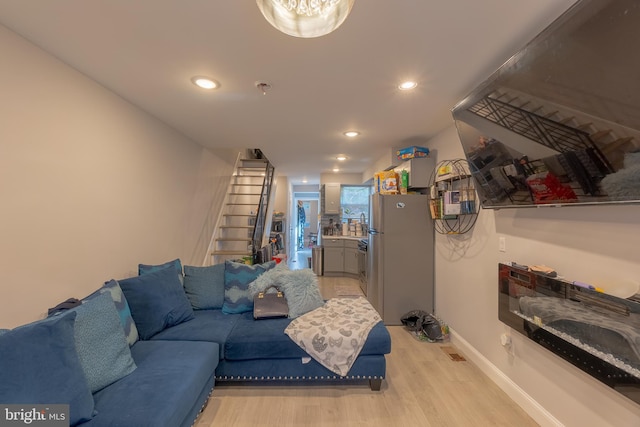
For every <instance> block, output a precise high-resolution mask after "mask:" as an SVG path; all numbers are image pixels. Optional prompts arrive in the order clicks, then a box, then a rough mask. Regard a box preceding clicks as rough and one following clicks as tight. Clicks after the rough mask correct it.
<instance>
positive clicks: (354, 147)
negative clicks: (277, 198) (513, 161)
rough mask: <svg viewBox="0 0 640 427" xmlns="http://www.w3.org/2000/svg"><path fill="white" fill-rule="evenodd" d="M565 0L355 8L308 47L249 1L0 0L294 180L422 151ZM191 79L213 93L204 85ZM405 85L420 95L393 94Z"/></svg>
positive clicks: (106, 80)
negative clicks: (414, 148)
mask: <svg viewBox="0 0 640 427" xmlns="http://www.w3.org/2000/svg"><path fill="white" fill-rule="evenodd" d="M572 3H573V0H536V1H530V0H482V1H478V0H447V1H427V0H393V1H392V0H356V3H355V5H354V7H353V10H352V12H351V15H350V16H349V17H348V18H347V20H346V21H345V23H344V24H343V25H342V27H340V28H339V29H338V30H336V31H335V32H333V33H331V34H329V35H326V36H324V37H319V38H315V39H298V38H295V37H290V36H287V35H285V34H283V33H280V32H279V31H277V30H275V29H274V28H273V27H271V26H270V25H269V24H268V23H267V21H266V20H265V19H264V18H263V17H262V15H261V14H260V11H259V10H258V7H257V6H256V4H255V1H253V0H242V1H241V0H233V1H232V0H226V1H215V0H207V1H205V0H188V1H178V0H134V1H132V0H93V1H87V0H55V1H51V0H28V1H24V0H0V23H2V24H3V25H5V26H7V27H8V28H10V29H12V30H14V31H15V32H17V33H19V34H21V35H22V36H23V37H25V38H26V39H28V40H30V41H31V42H33V43H34V44H36V45H38V46H40V47H41V48H43V49H44V50H46V51H48V52H50V53H51V54H53V55H54V56H56V57H58V58H59V59H60V60H62V61H63V62H65V63H67V64H68V65H70V66H71V67H73V68H75V69H77V70H79V71H80V72H82V73H84V74H85V75H87V76H88V77H90V78H91V79H93V80H95V81H97V82H98V83H100V84H102V85H103V86H104V87H106V88H108V89H110V90H112V91H113V92H115V93H117V94H119V95H120V96H122V97H123V98H125V99H127V100H128V101H129V102H131V103H133V104H135V105H137V106H138V107H140V108H141V109H143V110H145V111H147V112H148V113H150V114H151V115H153V116H155V117H157V118H158V119H159V120H161V121H163V122H165V123H166V124H168V125H169V126H171V127H173V128H175V129H176V130H177V131H179V132H180V133H182V134H184V135H185V136H187V137H188V138H190V139H192V140H194V141H196V142H198V143H200V144H202V145H204V146H208V147H220V148H260V149H262V151H263V152H264V153H265V154H266V156H267V157H268V158H269V159H270V160H271V162H272V163H274V165H275V166H276V170H277V172H278V174H280V175H286V176H288V177H289V180H290V182H291V183H292V184H300V183H301V182H302V180H303V179H306V180H308V182H309V183H318V182H319V179H320V174H321V173H331V170H332V169H333V168H334V167H336V166H337V167H339V168H340V172H342V173H360V172H363V171H364V170H365V169H366V168H367V166H368V165H370V164H371V163H372V162H374V161H375V160H377V159H378V158H380V156H382V155H384V154H385V153H389V152H390V149H391V148H392V147H406V146H409V145H424V146H428V143H427V141H428V139H429V138H431V137H433V136H434V135H436V134H437V133H438V132H439V131H441V130H443V129H444V128H446V127H447V126H449V125H451V123H452V120H451V113H450V110H451V108H452V107H453V106H454V105H455V104H456V103H457V102H458V101H459V100H461V99H462V98H463V97H464V96H465V95H466V94H467V93H468V92H470V91H471V90H472V89H473V88H474V87H475V86H476V85H478V84H479V83H481V82H482V81H483V80H484V79H485V78H486V77H488V75H489V74H490V73H491V72H493V71H494V70H495V69H496V68H497V67H499V66H500V65H501V64H502V63H503V62H504V61H505V60H507V59H508V58H509V57H510V56H511V55H512V54H513V53H514V52H515V51H516V50H517V49H519V48H520V47H522V46H523V45H524V44H525V43H526V42H527V41H529V40H530V39H531V38H532V37H533V36H534V35H536V34H537V33H539V32H540V31H541V30H542V29H543V28H544V27H545V26H546V25H547V24H549V23H550V22H551V21H552V20H553V19H555V17H557V16H558V15H560V14H561V13H562V12H563V11H564V10H565V9H566V8H568V7H569V6H570V5H571V4H572ZM196 75H204V76H210V77H212V78H214V79H216V80H217V81H219V82H220V83H221V87H220V88H219V89H217V90H215V91H203V90H202V89H199V88H197V87H196V86H195V85H193V84H192V83H191V81H190V79H191V77H193V76H196ZM406 79H412V80H416V81H417V82H418V84H419V85H418V87H417V88H416V89H414V90H413V91H411V92H401V91H399V90H398V89H397V85H398V84H399V83H400V82H401V81H403V80H406ZM257 82H265V83H268V84H270V85H271V89H269V90H267V92H266V94H265V95H263V94H262V92H261V91H260V90H258V88H257V87H256V83H257ZM347 130H357V131H359V132H361V135H360V136H359V137H357V138H355V139H348V138H346V137H345V136H344V135H343V132H344V131H347ZM340 154H342V155H346V156H347V157H348V159H347V160H346V161H344V162H338V161H337V160H336V157H337V156H338V155H340Z"/></svg>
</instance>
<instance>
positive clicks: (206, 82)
mask: <svg viewBox="0 0 640 427" xmlns="http://www.w3.org/2000/svg"><path fill="white" fill-rule="evenodd" d="M191 82H192V83H193V84H194V85H196V86H198V87H199V88H202V89H218V88H219V87H220V83H218V82H217V81H215V80H213V79H211V78H209V77H202V76H195V77H192V78H191Z"/></svg>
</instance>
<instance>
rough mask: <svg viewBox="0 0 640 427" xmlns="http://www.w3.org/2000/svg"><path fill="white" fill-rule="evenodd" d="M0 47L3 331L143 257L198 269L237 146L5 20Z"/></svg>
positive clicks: (129, 269) (122, 272) (126, 272)
mask: <svg viewBox="0 0 640 427" xmlns="http://www.w3.org/2000/svg"><path fill="white" fill-rule="evenodd" d="M0 52H2V66H1V67H0V94H2V95H1V96H0V147H1V150H0V153H1V154H0V197H1V200H2V209H1V212H2V213H1V214H0V215H1V216H0V271H1V272H2V285H1V288H0V328H2V327H4V328H7V327H14V326H16V325H19V324H22V323H25V322H28V321H31V320H34V319H36V318H38V317H41V316H42V315H43V314H44V313H45V312H46V310H47V308H49V307H52V306H54V305H56V304H57V303H59V302H60V301H62V300H64V299H66V298H69V297H77V298H82V297H84V296H85V295H87V294H88V293H90V292H91V291H92V290H94V289H96V288H98V287H99V286H100V285H101V284H102V283H103V282H104V281H106V280H109V279H111V278H116V279H118V278H124V277H128V276H130V275H134V274H137V264H138V263H160V262H164V261H168V260H170V259H173V258H178V257H179V258H181V259H182V260H183V263H185V264H192V265H194V264H196V265H201V264H202V260H203V259H204V256H205V252H206V248H207V245H208V243H209V242H208V237H209V236H206V237H203V231H204V232H205V234H206V230H205V229H206V228H207V224H206V221H208V220H210V218H208V217H209V216H210V215H209V214H208V212H209V209H208V208H211V207H214V211H217V210H216V209H215V205H216V203H218V202H219V200H221V199H220V194H224V192H225V191H226V184H227V183H228V176H229V175H230V173H231V170H232V166H233V160H235V153H233V152H232V151H231V150H228V151H226V150H222V151H219V152H217V153H214V152H212V151H209V150H205V149H203V148H202V147H201V146H199V145H197V144H195V143H193V142H191V141H190V140H188V139H187V138H185V137H184V136H182V135H180V134H178V133H176V132H175V131H173V130H171V129H170V128H168V127H167V126H165V125H163V124H162V123H160V122H159V121H158V120H156V119H154V118H153V117H150V116H149V115H147V114H145V113H143V112H141V111H140V110H139V109H137V108H136V107H134V106H133V105H131V104H129V103H127V102H125V101H124V100H123V99H121V98H119V97H118V96H116V95H114V94H113V93H111V92H109V91H107V90H105V89H104V88H103V87H102V86H100V85H98V84H96V83H95V82H93V81H92V80H89V79H87V78H86V77H84V76H83V75H82V74H80V73H78V72H76V71H74V70H73V69H71V68H69V67H68V66H66V65H64V64H63V63H61V62H60V61H58V60H56V59H55V58H54V57H52V56H50V55H49V54H47V53H45V52H43V51H42V50H40V49H38V48H37V47H35V46H33V45H32V44H30V43H29V42H27V41H25V40H24V39H22V38H20V37H19V36H17V35H16V34H15V33H13V32H11V31H9V30H8V29H6V28H5V27H2V26H0ZM225 175H226V176H227V178H226V181H224V180H222V179H221V177H223V176H225Z"/></svg>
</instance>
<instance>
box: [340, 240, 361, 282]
mask: <svg viewBox="0 0 640 427" xmlns="http://www.w3.org/2000/svg"><path fill="white" fill-rule="evenodd" d="M344 272H345V273H348V274H353V275H358V273H359V271H358V241H356V240H345V241H344Z"/></svg>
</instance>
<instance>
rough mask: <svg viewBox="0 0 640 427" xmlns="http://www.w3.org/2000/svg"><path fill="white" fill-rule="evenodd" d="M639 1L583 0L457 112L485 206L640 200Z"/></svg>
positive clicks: (503, 206)
mask: <svg viewBox="0 0 640 427" xmlns="http://www.w3.org/2000/svg"><path fill="white" fill-rule="evenodd" d="M639 41H640V2H638V1H637V0H582V1H578V2H577V3H575V4H574V5H573V6H572V7H571V8H570V9H569V10H567V11H566V12H565V13H564V14H563V15H562V16H560V17H559V18H558V19H556V20H555V21H554V22H553V23H552V24H551V25H550V26H549V27H548V28H547V29H545V30H544V31H543V32H542V33H541V34H540V35H538V36H537V37H536V38H534V39H533V40H532V41H531V42H530V43H528V44H527V45H526V46H525V47H524V48H523V49H522V50H520V51H519V52H518V53H516V54H515V55H514V56H513V57H512V58H511V59H509V60H508V61H507V62H506V63H505V64H504V65H503V66H502V67H500V68H499V69H498V70H497V71H496V72H495V73H493V74H492V75H491V76H490V77H489V79H487V81H485V82H484V83H483V84H481V85H480V86H479V87H478V88H477V89H475V90H474V91H473V92H472V93H471V94H469V95H468V96H467V97H466V98H465V99H464V100H462V101H461V102H459V103H458V104H457V105H456V106H455V107H454V108H453V110H452V113H453V118H454V120H455V123H456V128H457V131H458V134H459V137H460V141H461V143H462V146H463V149H464V152H465V156H466V158H467V161H468V163H469V168H470V170H471V174H472V176H473V177H474V180H475V183H476V184H477V185H476V189H477V192H478V197H479V199H480V200H481V202H482V206H483V207H484V208H496V209H499V208H508V207H528V206H558V205H563V206H564V205H593V204H598V203H609V204H611V203H640V54H639V52H640V50H639V49H640V45H639V44H638V43H639Z"/></svg>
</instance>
